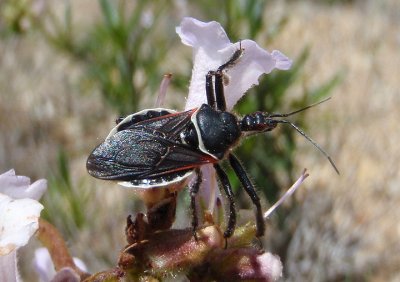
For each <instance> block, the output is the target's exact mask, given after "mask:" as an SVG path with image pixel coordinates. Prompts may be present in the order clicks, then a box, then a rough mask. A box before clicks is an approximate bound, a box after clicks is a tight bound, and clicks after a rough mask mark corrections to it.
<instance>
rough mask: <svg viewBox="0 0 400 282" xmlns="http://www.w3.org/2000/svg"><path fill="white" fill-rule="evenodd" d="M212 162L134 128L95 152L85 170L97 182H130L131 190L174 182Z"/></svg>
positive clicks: (181, 146)
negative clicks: (144, 185) (97, 179)
mask: <svg viewBox="0 0 400 282" xmlns="http://www.w3.org/2000/svg"><path fill="white" fill-rule="evenodd" d="M214 161H215V160H214V159H212V158H211V157H210V156H209V155H206V154H204V153H202V152H201V151H197V150H193V149H192V148H190V147H188V146H186V145H184V144H179V143H177V142H173V141H171V140H170V139H166V138H165V136H162V135H161V134H160V133H159V132H157V131H148V130H144V129H143V128H140V127H137V128H131V129H127V130H123V131H120V132H117V133H115V134H114V135H112V136H111V137H109V138H108V139H106V140H105V141H104V142H103V143H102V144H100V145H99V146H98V147H97V148H96V149H94V151H93V152H92V154H91V155H90V156H89V158H88V161H87V169H88V172H89V174H91V175H92V176H94V177H96V178H100V179H106V180H120V181H130V182H132V185H133V186H141V185H140V184H149V183H155V184H156V183H168V182H171V181H174V180H175V178H179V177H183V176H184V175H187V176H188V175H189V174H188V172H190V171H192V170H193V169H194V168H196V167H198V166H200V165H202V164H205V163H210V162H214Z"/></svg>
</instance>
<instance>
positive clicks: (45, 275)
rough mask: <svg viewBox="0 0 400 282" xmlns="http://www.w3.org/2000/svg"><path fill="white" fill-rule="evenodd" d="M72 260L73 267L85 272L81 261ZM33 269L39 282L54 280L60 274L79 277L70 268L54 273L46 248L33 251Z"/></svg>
mask: <svg viewBox="0 0 400 282" xmlns="http://www.w3.org/2000/svg"><path fill="white" fill-rule="evenodd" d="M73 260H74V263H75V265H76V266H77V267H78V268H79V269H81V270H82V271H84V272H86V271H87V268H86V265H85V263H84V262H83V261H82V260H81V259H79V258H75V257H74V258H73ZM33 268H34V269H35V271H36V273H37V274H38V275H39V279H40V281H41V282H49V281H52V279H54V277H55V276H56V275H61V274H59V273H60V272H66V273H70V275H72V276H77V277H78V278H79V275H78V274H76V272H75V271H74V270H73V269H71V268H63V270H60V271H59V273H56V271H55V268H54V264H53V261H52V260H51V256H50V253H49V251H48V250H47V249H46V248H38V249H36V250H35V258H34V259H33ZM71 273H72V274H71ZM78 281H79V280H78Z"/></svg>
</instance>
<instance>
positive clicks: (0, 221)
mask: <svg viewBox="0 0 400 282" xmlns="http://www.w3.org/2000/svg"><path fill="white" fill-rule="evenodd" d="M42 209H43V206H42V205H41V204H40V203H39V202H37V201H35V200H32V199H19V200H13V199H12V198H10V197H8V196H7V195H4V194H0V256H3V255H7V254H9V253H10V252H12V251H13V250H15V249H16V248H19V247H21V246H24V245H26V244H27V243H28V241H29V238H30V237H31V236H32V235H33V234H34V233H35V232H36V230H37V229H38V227H39V215H40V212H41V210H42Z"/></svg>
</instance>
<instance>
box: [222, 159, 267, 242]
mask: <svg viewBox="0 0 400 282" xmlns="http://www.w3.org/2000/svg"><path fill="white" fill-rule="evenodd" d="M229 163H230V165H231V167H232V168H233V170H234V171H235V174H236V175H237V177H238V178H239V181H240V183H242V186H243V188H244V190H245V191H246V193H247V194H248V195H249V196H250V199H251V201H252V202H253V204H254V205H255V206H256V227H257V232H256V236H257V237H261V236H263V235H264V232H265V222H264V218H263V214H262V209H261V203H260V198H259V197H258V195H257V193H256V190H255V189H254V185H253V184H252V183H251V181H250V179H249V177H248V176H247V174H246V171H245V170H244V168H243V166H242V165H241V164H240V161H239V160H238V159H237V158H236V157H235V156H234V155H233V154H230V155H229Z"/></svg>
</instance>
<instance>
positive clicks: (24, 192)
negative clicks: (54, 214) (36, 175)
mask: <svg viewBox="0 0 400 282" xmlns="http://www.w3.org/2000/svg"><path fill="white" fill-rule="evenodd" d="M46 189H47V181H46V180H45V179H40V180H37V181H36V182H34V183H32V184H31V181H30V179H29V177H26V176H19V175H15V171H14V170H13V169H11V170H9V171H7V172H5V173H3V174H1V175H0V193H3V194H5V195H8V196H10V197H12V198H14V199H23V198H30V199H34V200H39V199H40V198H41V197H42V195H43V193H44V192H45V191H46Z"/></svg>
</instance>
